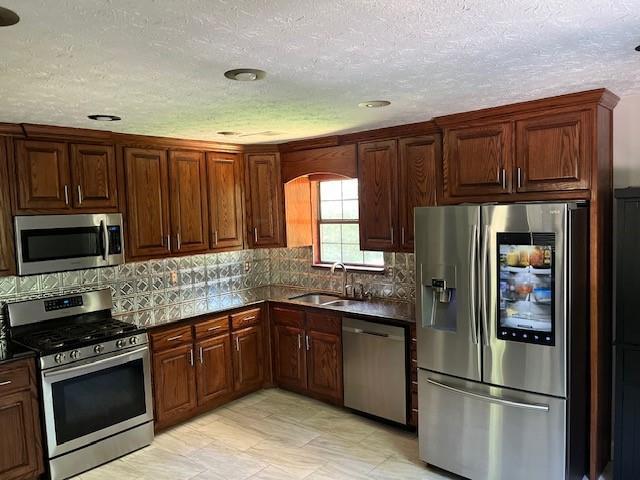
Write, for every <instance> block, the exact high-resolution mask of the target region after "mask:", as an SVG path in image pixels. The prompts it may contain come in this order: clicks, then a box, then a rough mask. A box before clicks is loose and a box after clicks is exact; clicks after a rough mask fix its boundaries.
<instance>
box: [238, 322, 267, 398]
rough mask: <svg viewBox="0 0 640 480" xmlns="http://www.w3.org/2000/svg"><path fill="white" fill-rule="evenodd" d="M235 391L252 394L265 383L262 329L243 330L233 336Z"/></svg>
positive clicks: (257, 327)
mask: <svg viewBox="0 0 640 480" xmlns="http://www.w3.org/2000/svg"><path fill="white" fill-rule="evenodd" d="M231 339H232V342H233V344H232V346H231V348H233V373H234V390H235V391H236V392H241V393H244V392H250V391H252V390H257V389H259V388H260V387H261V386H262V382H263V377H264V374H263V357H262V328H261V327H260V326H259V325H255V326H253V327H248V328H243V329H242V330H238V331H237V332H233V334H232V338H231Z"/></svg>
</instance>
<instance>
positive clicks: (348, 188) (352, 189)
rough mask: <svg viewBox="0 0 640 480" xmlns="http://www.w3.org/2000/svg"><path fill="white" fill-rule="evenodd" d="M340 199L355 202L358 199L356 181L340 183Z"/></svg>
mask: <svg viewBox="0 0 640 480" xmlns="http://www.w3.org/2000/svg"><path fill="white" fill-rule="evenodd" d="M342 199H343V200H357V199H358V179H356V178H354V179H352V180H344V181H343V182H342Z"/></svg>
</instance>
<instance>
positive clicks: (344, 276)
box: [331, 262, 351, 297]
mask: <svg viewBox="0 0 640 480" xmlns="http://www.w3.org/2000/svg"><path fill="white" fill-rule="evenodd" d="M338 267H340V268H342V271H343V274H342V294H343V295H344V296H345V297H348V296H349V295H348V292H347V289H348V288H349V287H351V285H347V267H345V266H344V263H342V262H336V263H334V264H333V265H331V273H335V271H336V268H338Z"/></svg>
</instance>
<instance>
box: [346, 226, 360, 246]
mask: <svg viewBox="0 0 640 480" xmlns="http://www.w3.org/2000/svg"><path fill="white" fill-rule="evenodd" d="M342 243H351V244H353V245H358V247H359V246H360V228H359V227H358V224H357V223H352V224H345V225H343V226H342Z"/></svg>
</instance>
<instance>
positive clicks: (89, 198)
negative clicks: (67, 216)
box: [71, 144, 118, 211]
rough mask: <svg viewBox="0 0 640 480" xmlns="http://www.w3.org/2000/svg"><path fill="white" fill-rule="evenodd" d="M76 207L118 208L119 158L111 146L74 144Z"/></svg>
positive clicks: (73, 191) (72, 149)
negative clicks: (117, 178) (117, 163)
mask: <svg viewBox="0 0 640 480" xmlns="http://www.w3.org/2000/svg"><path fill="white" fill-rule="evenodd" d="M71 177H72V184H73V188H72V192H71V194H72V195H71V196H72V197H73V207H74V208H87V209H92V210H101V211H107V210H117V209H118V195H117V183H116V159H115V155H114V153H113V147H112V146H109V145H78V144H75V145H71Z"/></svg>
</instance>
